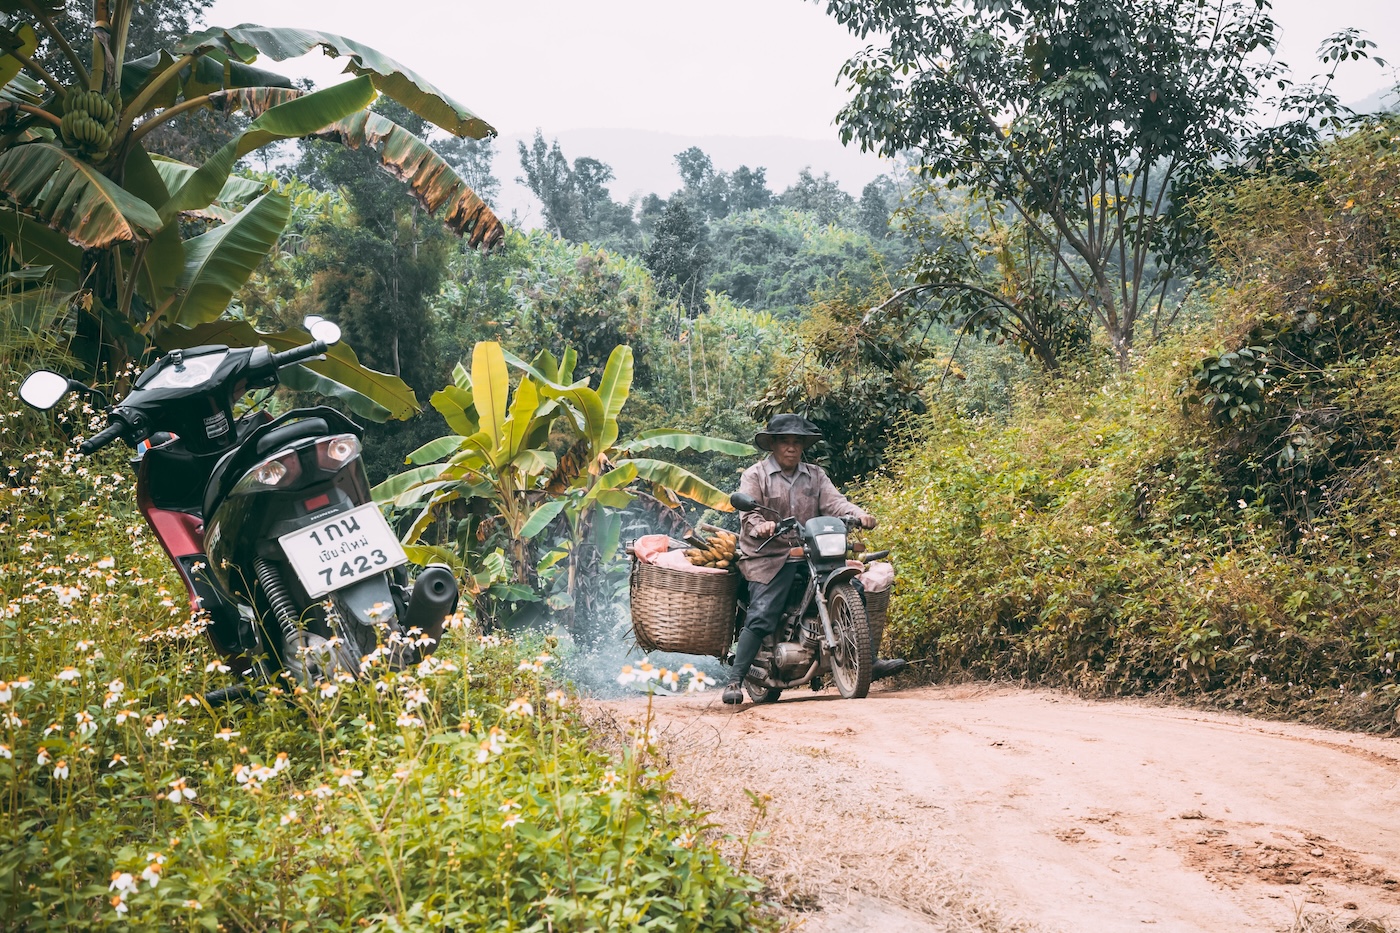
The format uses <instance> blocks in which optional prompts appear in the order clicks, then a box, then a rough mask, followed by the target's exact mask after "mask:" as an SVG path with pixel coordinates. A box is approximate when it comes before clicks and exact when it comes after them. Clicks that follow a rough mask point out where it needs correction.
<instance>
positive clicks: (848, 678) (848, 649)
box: [826, 580, 874, 700]
mask: <svg viewBox="0 0 1400 933" xmlns="http://www.w3.org/2000/svg"><path fill="white" fill-rule="evenodd" d="M826 611H827V614H828V615H830V616H831V631H832V634H833V635H835V636H836V647H835V648H833V649H832V650H831V679H832V680H833V681H835V683H836V689H837V690H838V691H840V693H841V696H842V697H843V698H845V699H847V700H851V699H860V698H861V697H863V696H865V695H866V694H867V693H869V692H870V679H871V674H872V673H873V671H872V668H873V667H874V660H873V657H872V655H871V651H870V622H869V620H867V619H866V616H865V604H864V603H863V602H861V598H860V594H859V593H857V592H856V588H855V584H853V583H851V582H850V581H849V580H847V581H845V582H842V583H838V584H836V585H835V586H833V587H832V588H831V589H830V590H829V591H828V592H827V594H826Z"/></svg>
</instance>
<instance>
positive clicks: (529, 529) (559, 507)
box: [520, 499, 569, 541]
mask: <svg viewBox="0 0 1400 933" xmlns="http://www.w3.org/2000/svg"><path fill="white" fill-rule="evenodd" d="M568 504H569V502H568V500H567V499H550V500H549V501H548V502H546V503H545V504H544V505H542V506H540V507H539V508H537V509H535V511H533V512H531V513H530V517H529V518H527V519H525V524H524V525H523V526H521V528H520V537H522V538H524V539H525V540H526V541H529V540H530V539H531V538H533V537H534V536H535V535H537V534H539V533H540V532H541V531H544V530H545V528H546V527H548V526H549V523H550V522H552V521H554V519H556V518H558V517H559V513H560V512H562V511H564V506H566V505H568Z"/></svg>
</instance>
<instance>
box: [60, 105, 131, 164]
mask: <svg viewBox="0 0 1400 933" xmlns="http://www.w3.org/2000/svg"><path fill="white" fill-rule="evenodd" d="M121 108H122V99H121V95H120V94H118V93H117V89H116V88H113V89H112V90H110V91H108V92H107V93H106V94H103V93H102V92H101V91H89V90H87V89H86V88H83V87H72V88H69V89H68V94H67V95H66V96H65V97H64V100H63V111H64V112H63V119H62V121H61V122H60V123H59V132H60V133H62V134H63V142H64V144H65V145H67V146H68V148H70V149H76V150H78V151H79V152H83V153H86V154H87V156H88V157H89V158H90V159H91V160H92V161H94V162H101V161H102V160H103V159H105V158H106V157H107V151H108V150H109V149H111V148H112V131H113V129H115V127H116V125H117V114H118V113H120V112H121Z"/></svg>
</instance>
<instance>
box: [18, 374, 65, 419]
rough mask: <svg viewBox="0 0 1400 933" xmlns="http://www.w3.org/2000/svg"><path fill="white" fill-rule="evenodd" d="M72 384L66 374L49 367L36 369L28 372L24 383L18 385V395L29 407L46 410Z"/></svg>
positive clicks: (55, 402)
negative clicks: (60, 373)
mask: <svg viewBox="0 0 1400 933" xmlns="http://www.w3.org/2000/svg"><path fill="white" fill-rule="evenodd" d="M72 385H73V383H72V382H70V381H69V379H68V377H67V376H62V375H59V374H58V373H56V372H54V371H53V370H51V369H38V370H35V371H34V372H32V373H30V374H29V376H28V378H26V379H25V380H24V384H23V385H21V386H20V387H19V397H20V398H22V399H24V403H25V404H26V405H28V406H30V407H31V408H37V409H39V411H48V410H49V409H50V408H53V407H54V406H55V405H57V404H58V400H59V399H61V398H63V396H65V395H67V394H68V390H69V389H70V388H72Z"/></svg>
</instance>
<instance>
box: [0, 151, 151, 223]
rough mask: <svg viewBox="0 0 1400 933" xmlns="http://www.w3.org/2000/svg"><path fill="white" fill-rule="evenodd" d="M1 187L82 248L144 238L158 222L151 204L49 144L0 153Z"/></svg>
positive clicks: (12, 197)
mask: <svg viewBox="0 0 1400 933" xmlns="http://www.w3.org/2000/svg"><path fill="white" fill-rule="evenodd" d="M0 191H3V192H4V193H5V194H7V195H9V196H10V198H11V199H12V200H13V201H14V202H15V203H17V204H23V205H25V207H26V210H27V212H29V213H31V214H32V215H33V216H34V217H35V218H37V219H38V220H42V221H43V222H44V223H46V224H48V225H49V226H50V227H52V228H53V229H55V230H57V231H59V232H60V233H62V234H63V235H64V236H66V237H67V238H68V240H69V241H70V242H71V243H73V244H75V245H77V246H82V247H84V248H87V249H103V248H106V247H109V246H111V245H113V244H114V243H121V242H124V241H131V240H144V239H147V238H149V237H150V236H151V235H152V234H154V233H155V232H156V231H157V230H159V229H160V228H161V227H162V226H163V222H162V221H161V219H160V216H159V215H158V214H157V213H156V211H155V209H154V208H153V207H151V205H149V204H147V203H146V202H145V201H142V200H141V199H140V198H138V197H136V196H135V195H133V194H131V193H130V192H128V191H125V190H123V189H122V188H121V187H119V186H118V185H117V184H116V182H114V181H111V180H110V179H108V178H107V177H106V176H104V175H103V174H102V173H101V172H99V171H98V170H97V169H96V168H94V167H93V166H92V165H91V164H90V163H88V162H84V161H83V160H81V159H79V158H78V157H77V156H76V155H74V154H73V153H71V152H68V151H67V150H65V149H60V148H59V147H58V146H55V145H52V144H50V143H28V144H25V145H20V146H14V147H12V148H10V149H7V150H5V151H3V152H0Z"/></svg>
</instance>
